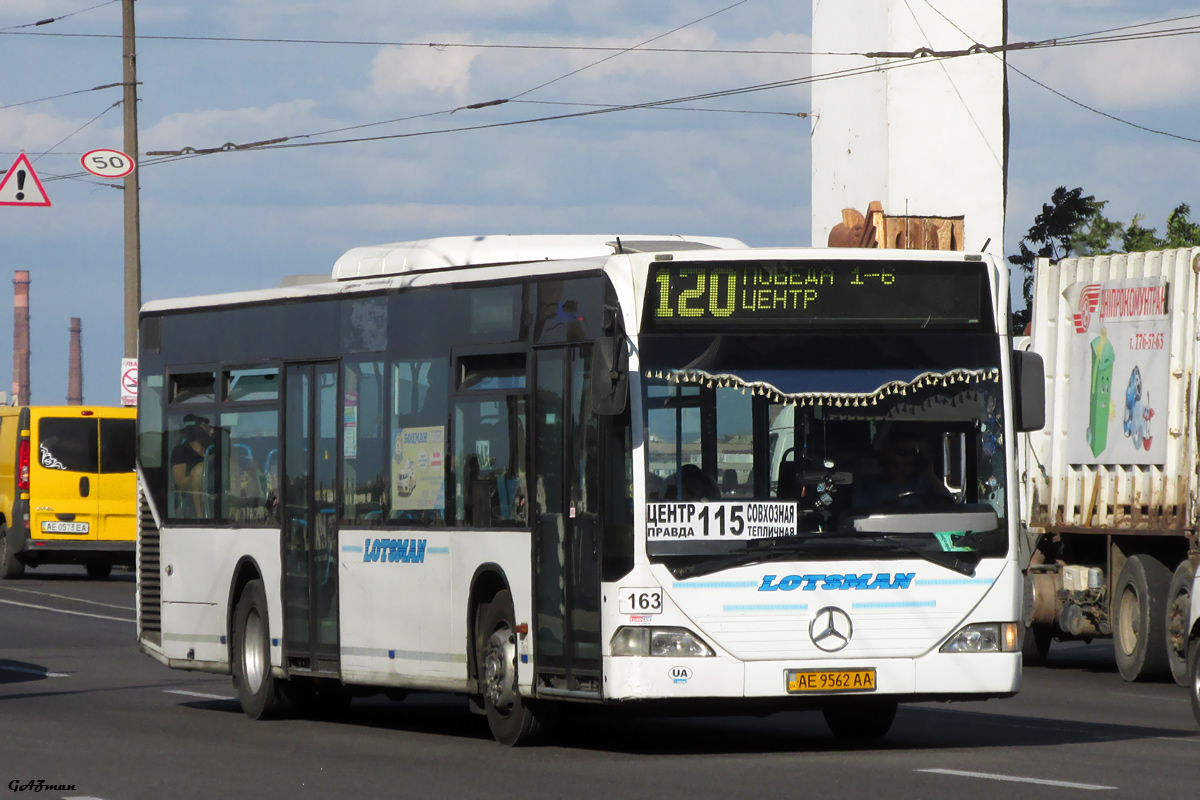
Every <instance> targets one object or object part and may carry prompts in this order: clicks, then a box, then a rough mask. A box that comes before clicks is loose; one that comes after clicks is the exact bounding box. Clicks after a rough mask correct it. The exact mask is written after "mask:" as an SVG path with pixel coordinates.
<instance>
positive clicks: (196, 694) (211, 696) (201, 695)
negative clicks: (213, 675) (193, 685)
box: [163, 689, 236, 700]
mask: <svg viewBox="0 0 1200 800" xmlns="http://www.w3.org/2000/svg"><path fill="white" fill-rule="evenodd" d="M163 691H164V692H166V693H167V694H181V695H183V696H184V697H199V698H201V699H203V700H234V699H236V698H233V697H226V696H225V695H223V694H205V693H204V692H187V691H184V690H183V689H163Z"/></svg>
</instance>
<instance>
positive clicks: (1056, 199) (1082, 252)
mask: <svg viewBox="0 0 1200 800" xmlns="http://www.w3.org/2000/svg"><path fill="white" fill-rule="evenodd" d="M1107 204H1108V201H1107V200H1097V199H1096V198H1095V197H1094V196H1092V195H1088V196H1087V197H1084V196H1083V189H1081V188H1075V189H1072V190H1070V191H1067V190H1066V188H1065V187H1062V186H1060V187H1058V188H1057V189H1055V190H1054V193H1053V194H1052V195H1051V197H1050V202H1049V203H1047V204H1044V205H1043V206H1042V213H1040V214H1038V215H1037V216H1036V217H1035V218H1034V220H1033V226H1032V227H1031V228H1030V229H1029V232H1028V233H1026V234H1025V236H1024V238H1022V239H1021V241H1020V242H1019V243H1018V245H1017V248H1018V252H1017V254H1016V255H1012V256H1009V257H1008V261H1009V263H1010V264H1012V265H1013V266H1016V267H1020V268H1021V272H1022V273H1023V275H1022V281H1021V290H1022V291H1021V293H1022V294H1023V295H1024V297H1025V308H1024V309H1021V310H1019V311H1015V312H1013V328H1014V330H1018V331H1020V330H1022V329H1024V327H1025V325H1026V323H1028V322H1029V319H1030V316H1031V314H1032V310H1033V265H1034V263H1035V262H1036V261H1037V259H1039V258H1048V259H1050V261H1051V262H1057V261H1060V260H1062V259H1064V258H1066V257H1068V256H1072V255H1074V256H1098V255H1105V254H1109V253H1114V252H1122V253H1144V252H1148V251H1150V250H1166V249H1171V248H1176V247H1200V223H1196V222H1192V221H1190V219H1189V218H1190V217H1191V213H1192V209H1191V206H1189V205H1188V204H1187V203H1180V204H1179V205H1178V206H1176V207H1175V210H1174V211H1172V212H1171V213H1170V215H1168V216H1167V235H1166V238H1164V239H1160V238H1158V231H1157V230H1156V229H1155V228H1147V227H1146V226H1144V225H1143V224H1142V220H1143V219H1144V217H1143V216H1142V215H1141V214H1135V215H1134V217H1133V219H1132V220H1131V221H1130V222H1129V224H1128V225H1122V224H1121V223H1119V222H1114V221H1113V220H1110V219H1108V218H1107V217H1105V216H1104V214H1103V213H1101V212H1102V211H1103V210H1104V206H1105V205H1107ZM1114 244H1115V245H1117V246H1116V247H1114ZM1031 245H1032V246H1036V247H1037V249H1036V250H1033V249H1030V246H1031Z"/></svg>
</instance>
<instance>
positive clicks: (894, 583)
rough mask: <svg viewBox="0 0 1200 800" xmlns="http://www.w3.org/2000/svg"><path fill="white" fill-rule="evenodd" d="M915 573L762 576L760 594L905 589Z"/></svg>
mask: <svg viewBox="0 0 1200 800" xmlns="http://www.w3.org/2000/svg"><path fill="white" fill-rule="evenodd" d="M916 576H917V573H915V572H897V573H896V574H895V575H892V574H891V573H890V572H880V573H879V574H878V575H876V574H874V573H870V572H864V573H863V574H862V575H855V574H854V573H852V572H851V573H848V574H846V575H824V574H820V575H815V574H810V575H786V576H784V577H782V578H778V579H776V577H775V576H774V575H763V579H762V584H761V585H760V586H759V587H758V590H759V591H760V592H792V591H795V590H796V589H800V590H801V591H805V592H815V591H816V590H817V589H825V590H828V591H833V590H834V589H840V590H841V591H846V590H847V589H907V588H908V585H909V584H910V583H912V579H913V578H915V577H916Z"/></svg>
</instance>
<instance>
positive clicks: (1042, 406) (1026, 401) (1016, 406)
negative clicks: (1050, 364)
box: [1012, 350, 1046, 433]
mask: <svg viewBox="0 0 1200 800" xmlns="http://www.w3.org/2000/svg"><path fill="white" fill-rule="evenodd" d="M1012 374H1013V399H1014V400H1015V402H1014V403H1013V423H1014V424H1015V427H1016V429H1017V432H1018V433H1029V432H1030V431H1040V430H1041V429H1042V428H1044V427H1046V366H1045V364H1043V363H1042V357H1041V356H1039V355H1038V354H1037V353H1032V352H1030V351H1028V350H1014V351H1013V373H1012Z"/></svg>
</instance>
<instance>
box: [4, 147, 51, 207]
mask: <svg viewBox="0 0 1200 800" xmlns="http://www.w3.org/2000/svg"><path fill="white" fill-rule="evenodd" d="M48 205H50V198H49V197H47V196H46V190H45V189H43V188H42V182H41V181H39V180H38V176H37V173H36V172H34V171H33V166H32V165H31V164H30V163H29V158H28V157H27V156H26V155H25V154H24V153H21V155H19V156H17V160H16V161H14V162H13V165H12V166H11V167H9V168H8V172H6V173H4V178H3V179H0V206H48Z"/></svg>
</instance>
